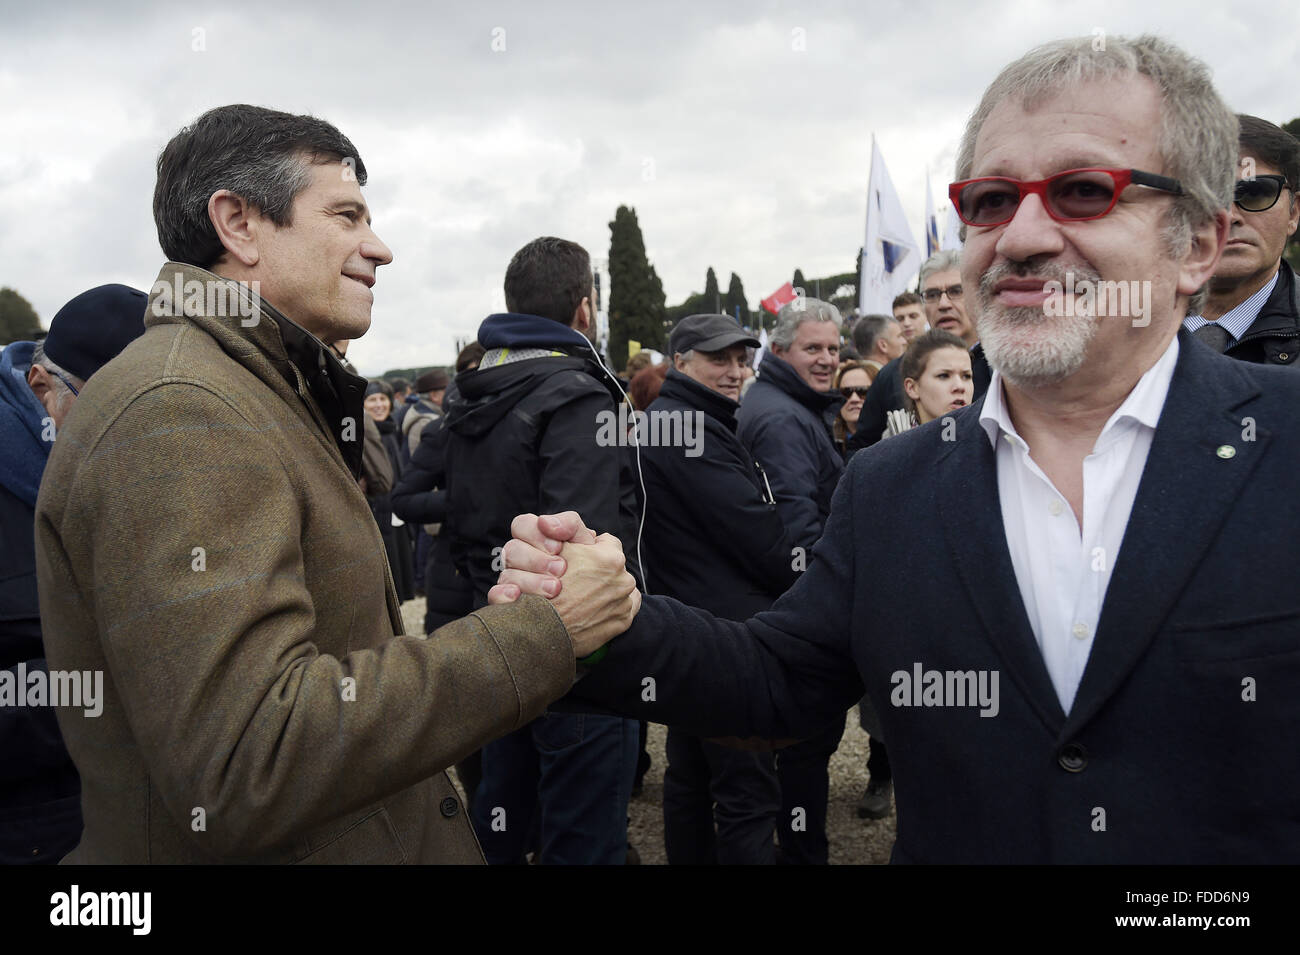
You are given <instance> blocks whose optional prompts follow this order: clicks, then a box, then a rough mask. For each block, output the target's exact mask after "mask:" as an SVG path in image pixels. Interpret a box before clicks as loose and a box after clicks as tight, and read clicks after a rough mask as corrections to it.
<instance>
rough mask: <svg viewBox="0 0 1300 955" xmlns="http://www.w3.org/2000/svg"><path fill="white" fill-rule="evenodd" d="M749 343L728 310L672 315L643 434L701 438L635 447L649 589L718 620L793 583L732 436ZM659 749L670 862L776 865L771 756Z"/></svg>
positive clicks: (753, 609)
mask: <svg viewBox="0 0 1300 955" xmlns="http://www.w3.org/2000/svg"><path fill="white" fill-rule="evenodd" d="M758 344H759V343H758V340H757V339H754V338H751V337H750V336H749V335H748V333H746V332H745V331H744V330H743V329H741V327H740V326H739V325H737V324H736V322H735V321H734V320H733V319H731V318H728V317H727V316H726V315H691V316H689V317H688V318H684V319H682V320H681V321H680V322H679V323H678V324H677V327H676V328H674V329H673V333H672V336H671V337H670V339H669V350H670V352H671V353H672V356H673V365H674V367H673V368H671V369H670V370H669V371H668V375H667V377H666V379H665V380H664V383H663V387H662V388H661V389H660V391H659V397H658V398H656V399H655V400H654V402H652V403H651V405H650V407H649V408H648V409H647V411H646V417H647V419H648V421H649V423H650V424H649V428H648V429H647V430H648V431H649V432H650V433H651V434H657V435H664V434H668V435H673V434H681V435H683V436H685V435H691V436H695V435H699V437H698V439H695V440H692V441H690V442H687V441H685V440H683V441H682V442H677V443H668V442H659V441H656V442H654V443H649V444H648V445H647V446H646V447H644V448H643V449H642V451H641V464H642V468H643V470H644V474H645V484H646V501H647V506H646V527H645V537H644V540H643V545H644V551H645V558H646V567H645V571H646V583H647V588H648V590H649V592H651V593H658V594H665V595H667V596H669V597H675V598H676V599H678V600H680V601H682V602H683V603H688V604H691V605H692V606H696V607H704V608H706V609H708V610H709V611H711V612H712V613H714V614H717V615H718V616H719V617H724V618H726V619H728V620H745V619H748V618H749V617H751V616H753V615H754V614H756V613H758V612H759V611H762V610H766V609H767V608H768V607H770V606H771V605H772V603H773V602H774V601H775V600H776V598H777V597H779V596H781V594H782V593H784V592H785V590H786V589H787V588H788V587H789V586H790V585H791V584H792V583H794V581H795V578H796V577H797V576H798V573H797V572H796V571H795V570H794V560H793V554H792V548H791V545H790V541H789V539H788V538H787V537H786V533H785V525H784V524H782V523H781V516H780V514H779V513H778V512H777V509H776V506H775V505H776V502H775V499H774V498H773V497H772V494H771V492H770V490H769V489H768V487H767V480H766V478H765V477H764V476H763V472H762V471H761V470H760V469H759V467H758V466H757V465H756V464H755V463H754V459H753V458H752V457H750V455H749V452H748V451H746V450H745V446H744V445H743V444H742V443H741V442H740V439H739V438H738V437H737V436H736V417H735V415H736V411H737V409H738V407H739V405H738V404H737V398H738V397H739V396H740V383H741V369H742V368H744V367H745V362H746V357H747V356H746V352H745V348H746V346H747V345H748V346H754V347H757V346H758ZM667 750H668V768H667V769H666V770H665V771H664V846H665V848H666V849H667V852H668V862H669V864H671V865H701V864H714V863H718V864H722V865H736V864H741V865H763V864H767V865H770V864H772V863H774V862H775V861H776V852H775V846H774V844H773V841H772V839H773V835H774V834H775V828H776V817H777V813H778V812H779V811H780V809H781V786H780V784H779V783H778V782H777V778H776V768H775V766H774V764H773V757H772V754H771V753H770V752H751V751H745V750H740V749H736V748H733V747H729V746H725V745H722V744H719V743H716V742H713V741H711V740H708V739H705V738H703V737H700V736H696V735H694V734H691V733H688V732H685V731H682V730H679V729H669V731H668V745H667ZM715 803H716V809H715V808H714V804H715ZM715 818H716V821H717V833H716V836H715V833H714V821H715Z"/></svg>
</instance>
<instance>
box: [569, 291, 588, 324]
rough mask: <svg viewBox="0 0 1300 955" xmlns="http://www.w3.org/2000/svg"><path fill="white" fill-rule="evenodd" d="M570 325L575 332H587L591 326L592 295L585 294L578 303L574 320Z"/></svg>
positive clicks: (574, 312)
mask: <svg viewBox="0 0 1300 955" xmlns="http://www.w3.org/2000/svg"><path fill="white" fill-rule="evenodd" d="M570 326H571V327H572V328H573V330H574V331H575V332H584V333H585V332H586V331H587V329H589V328H591V296H590V295H587V296H584V297H583V299H582V301H581V302H579V303H578V307H577V308H576V309H574V311H573V321H572V322H570Z"/></svg>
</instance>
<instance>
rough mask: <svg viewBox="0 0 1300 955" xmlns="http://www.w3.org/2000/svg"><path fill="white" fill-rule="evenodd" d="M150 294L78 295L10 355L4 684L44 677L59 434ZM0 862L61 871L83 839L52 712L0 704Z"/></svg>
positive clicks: (5, 380)
mask: <svg viewBox="0 0 1300 955" xmlns="http://www.w3.org/2000/svg"><path fill="white" fill-rule="evenodd" d="M146 302H147V296H145V294H144V293H143V292H140V291H137V290H136V289H133V288H128V287H127V286H125V285H103V286H100V287H99V288H94V289H91V290H90V291H88V292H83V293H82V294H80V295H78V296H77V297H76V298H74V299H72V301H70V302H68V304H66V305H64V306H63V308H61V309H59V312H58V314H56V315H55V316H54V319H53V321H51V322H50V332H49V335H48V336H46V338H45V340H44V341H43V342H41V343H35V342H14V343H13V344H11V345H9V346H8V347H7V348H5V349H4V350H3V351H2V352H0V449H3V454H0V668H2V669H3V670H4V671H7V672H5V673H3V674H0V680H3V681H4V682H5V683H10V681H13V682H12V683H11V685H14V686H16V685H17V683H18V682H23V683H26V682H28V681H27V679H20V678H30V677H31V676H33V675H34V674H36V673H37V672H41V671H45V669H46V665H45V648H44V641H43V638H42V635H41V614H40V607H39V602H38V599H37V592H36V552H35V537H34V534H33V526H34V521H35V519H36V511H35V505H36V492H37V489H38V488H39V486H40V481H41V475H42V473H43V472H44V470H45V461H46V458H47V457H49V454H50V450H51V449H52V448H53V442H54V439H55V435H56V431H57V429H58V428H59V427H61V426H62V424H63V419H64V418H65V417H66V416H67V415H68V414H69V412H71V410H72V408H73V405H74V404H75V403H76V400H77V393H78V392H79V391H80V390H81V389H82V388H84V387H85V384H86V380H87V379H88V378H90V376H91V375H93V374H94V373H95V372H96V371H98V370H99V369H100V368H101V367H103V366H104V365H105V364H106V363H107V362H108V361H109V360H110V359H112V358H113V357H115V356H116V355H117V354H118V353H119V352H120V351H121V350H122V349H123V348H125V347H126V346H127V345H128V344H130V343H131V342H132V341H134V340H135V339H136V338H138V337H139V336H140V335H142V334H143V333H144V312H145V305H146ZM0 819H2V820H3V822H2V823H0V864H4V865H15V864H20V863H53V862H58V861H59V859H61V858H62V857H63V856H64V855H66V854H67V853H68V852H69V851H70V850H71V849H73V848H74V847H75V846H76V845H77V841H78V840H79V839H80V838H81V784H80V780H79V778H78V776H77V769H76V767H75V766H74V765H73V764H72V759H71V757H70V756H69V755H68V751H67V749H66V747H65V746H64V744H63V737H62V735H61V734H60V733H59V727H58V724H57V722H56V720H55V715H54V709H53V707H52V706H20V705H16V704H15V703H14V702H11V701H9V700H4V701H3V703H0Z"/></svg>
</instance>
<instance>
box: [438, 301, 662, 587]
mask: <svg viewBox="0 0 1300 955" xmlns="http://www.w3.org/2000/svg"><path fill="white" fill-rule="evenodd" d="M478 340H479V344H481V345H482V346H483V347H484V348H485V349H486V350H487V354H485V355H484V360H483V363H482V364H480V365H479V367H478V369H477V370H475V371H469V372H465V373H464V374H461V375H458V376H457V378H456V383H457V385H458V388H459V392H458V394H456V395H455V396H449V397H448V401H447V415H446V418H445V427H446V429H447V432H448V437H447V446H446V470H447V501H448V505H447V509H448V524H449V525H450V532H451V547H452V555H453V558H454V560H455V562H456V566H457V569H458V570H459V571H460V573H462V574H464V575H466V576H468V577H469V579H470V580H471V582H472V583H473V585H474V591H475V600H476V605H477V606H483V605H485V604H486V603H487V592H488V590H489V589H490V588H491V587H492V585H493V584H495V583H496V579H497V575H498V574H499V573H500V571H501V569H502V568H501V561H500V553H501V548H502V547H503V546H505V543H506V541H508V540H510V538H511V533H510V523H511V521H513V520H514V518H515V517H516V516H517V515H519V514H523V513H527V512H532V513H535V514H554V513H557V512H559V511H567V510H574V511H577V512H578V513H579V514H581V515H582V519H583V522H584V523H585V524H586V525H587V526H588V527H590V528H593V529H594V530H595V531H596V533H598V534H599V533H604V532H609V533H612V534H615V535H616V536H618V537H619V538H620V539H621V540H623V541H624V542H627V541H628V540H629V536H628V535H629V533H630V534H631V535H632V539H634V538H635V533H636V512H637V502H636V496H635V492H634V490H633V486H634V482H633V480H632V479H631V468H630V461H631V458H630V455H629V453H628V452H627V451H626V449H625V447H620V446H619V438H618V436H617V435H615V436H614V438H615V440H614V441H613V442H610V441H608V440H606V439H607V438H608V436H609V434H610V433H611V430H612V429H610V428H609V427H602V425H607V424H608V422H609V420H610V419H611V418H613V419H617V414H616V412H617V406H618V403H619V402H620V401H621V400H622V398H623V393H622V391H621V389H620V388H619V387H618V384H617V382H616V381H615V380H614V379H613V376H612V375H610V374H609V373H608V372H607V371H606V370H605V369H604V368H603V367H602V366H601V365H600V363H599V361H598V359H597V358H596V355H595V352H593V351H592V349H591V344H590V343H589V342H588V341H587V339H586V338H585V337H584V336H583V335H582V334H581V333H579V332H577V331H575V330H573V329H572V328H569V327H567V326H565V325H561V324H560V323H559V322H555V321H552V320H550V319H547V318H541V317H539V316H536V315H518V314H513V313H502V314H497V315H490V316H489V317H488V318H486V319H484V321H483V324H482V325H481V326H480V328H479V333H478ZM521 350H523V351H525V353H526V354H529V355H533V354H536V355H537V356H538V357H528V358H524V359H523V360H520V361H515V360H512V355H514V354H517V353H518V352H520V351H521ZM623 444H624V445H626V442H623ZM444 533H446V530H444ZM625 549H626V550H627V551H628V552H629V554H631V552H632V551H633V550H634V547H632V546H628V547H626V548H625Z"/></svg>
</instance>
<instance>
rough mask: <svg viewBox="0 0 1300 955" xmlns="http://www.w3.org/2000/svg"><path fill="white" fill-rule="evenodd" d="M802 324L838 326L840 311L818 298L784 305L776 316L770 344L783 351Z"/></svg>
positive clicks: (799, 299) (802, 299)
mask: <svg viewBox="0 0 1300 955" xmlns="http://www.w3.org/2000/svg"><path fill="white" fill-rule="evenodd" d="M804 322H834V323H835V325H836V327H838V326H839V324H840V310H839V309H838V308H836V307H835V306H834V305H832V304H831V303H830V302H823V301H822V300H821V299H819V298H797V299H795V300H794V301H793V302H790V303H788V304H787V305H785V306H784V307H783V308H782V309H781V311H779V312H778V313H777V315H776V328H774V329H773V330H772V338H771V342H772V344H773V345H775V346H780V348H781V350H782V351H785V350H786V349H787V348H789V347H790V346H791V345H793V344H794V336H795V335H797V334H798V332H799V326H800V325H802V324H803V323H804Z"/></svg>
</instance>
